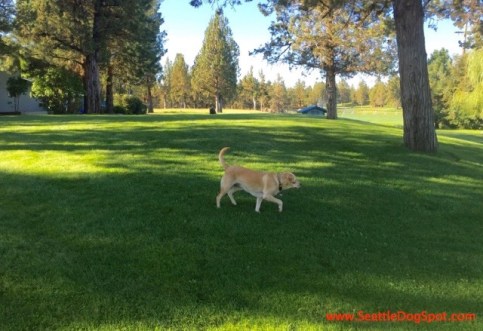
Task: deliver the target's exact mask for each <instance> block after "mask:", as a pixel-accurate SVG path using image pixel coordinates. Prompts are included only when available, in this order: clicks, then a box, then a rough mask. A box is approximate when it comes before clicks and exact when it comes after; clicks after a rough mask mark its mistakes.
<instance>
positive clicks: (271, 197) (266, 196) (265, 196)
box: [263, 194, 283, 212]
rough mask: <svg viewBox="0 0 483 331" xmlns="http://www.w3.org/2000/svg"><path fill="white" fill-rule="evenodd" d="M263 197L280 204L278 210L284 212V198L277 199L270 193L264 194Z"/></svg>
mask: <svg viewBox="0 0 483 331" xmlns="http://www.w3.org/2000/svg"><path fill="white" fill-rule="evenodd" d="M263 199H265V200H267V201H271V202H275V203H276V204H277V205H278V211H279V212H282V208H283V202H282V200H280V199H277V198H275V197H274V196H273V195H270V194H266V195H264V196H263Z"/></svg>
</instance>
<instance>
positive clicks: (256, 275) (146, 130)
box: [0, 111, 483, 330]
mask: <svg viewBox="0 0 483 331" xmlns="http://www.w3.org/2000/svg"><path fill="white" fill-rule="evenodd" d="M401 136H402V132H401V129H400V128H396V127H390V126H381V125H376V124H371V123H366V122H361V121H354V120H348V119H340V120H337V121H330V120H325V119H320V118H313V117H303V116H295V115H293V116H288V115H287V116H275V115H269V114H257V113H236V114H234V113H231V112H230V111H226V112H225V113H224V114H221V115H216V116H209V115H205V112H196V111H190V112H188V113H187V114H183V113H167V112H160V113H158V114H155V115H148V116H30V117H29V116H22V117H2V118H0V307H1V309H0V329H1V330H155V329H158V330H193V329H195V330H413V329H414V330H477V329H483V322H482V318H481V316H482V315H481V314H482V313H483V300H482V298H483V240H482V238H483V226H482V220H483V217H482V216H483V213H482V208H481V201H483V192H482V187H483V170H482V169H483V168H482V163H483V153H482V152H483V139H482V136H481V133H480V132H473V131H440V132H439V141H440V150H439V152H438V153H437V154H436V155H425V154H417V153H411V152H409V151H407V150H406V149H405V148H404V147H403V146H402V138H401ZM224 146H231V148H232V150H231V151H230V153H228V154H227V155H226V160H227V162H228V163H231V164H233V163H237V164H242V165H245V166H248V167H251V168H255V169H260V170H273V171H283V170H292V171H293V172H294V173H295V174H296V175H298V177H299V179H300V181H301V183H302V188H301V189H299V190H289V191H285V192H284V193H283V196H282V199H283V201H284V211H283V213H278V211H277V206H276V205H275V204H272V203H268V202H263V203H262V208H261V213H260V214H257V213H255V211H254V208H255V199H254V198H253V197H251V196H249V195H248V194H245V193H243V192H239V193H237V195H236V197H237V200H238V206H232V205H231V204H230V202H229V199H228V198H227V197H225V198H224V199H223V200H222V208H221V209H217V208H216V207H215V196H216V194H217V192H218V188H219V179H220V176H221V174H222V170H221V167H220V165H219V164H218V160H217V154H218V151H219V150H220V148H222V147H224ZM387 311H391V312H398V311H403V312H406V313H421V312H426V313H428V314H429V313H435V314H440V313H447V316H448V319H449V318H450V315H451V314H453V313H472V314H476V316H477V319H476V321H464V322H449V321H448V322H433V323H426V322H424V321H421V322H420V323H419V324H417V323H415V322H411V321H405V322H360V321H359V322H330V321H327V320H326V314H328V313H355V314H356V315H357V314H358V313H359V312H364V313H379V312H387Z"/></svg>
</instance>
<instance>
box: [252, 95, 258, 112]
mask: <svg viewBox="0 0 483 331" xmlns="http://www.w3.org/2000/svg"><path fill="white" fill-rule="evenodd" d="M252 101H253V110H257V98H255V97H253V98H252Z"/></svg>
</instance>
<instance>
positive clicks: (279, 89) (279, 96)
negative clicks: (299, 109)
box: [270, 75, 288, 113]
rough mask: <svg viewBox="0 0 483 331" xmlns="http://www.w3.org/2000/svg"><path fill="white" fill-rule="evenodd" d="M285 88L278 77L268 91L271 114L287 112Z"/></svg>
mask: <svg viewBox="0 0 483 331" xmlns="http://www.w3.org/2000/svg"><path fill="white" fill-rule="evenodd" d="M287 105H288V100H287V88H286V87H285V83H284V81H283V79H282V77H281V76H280V75H278V76H277V80H276V81H275V82H274V83H273V85H272V87H271V89H270V111H271V112H272V113H283V112H285V111H286V110H287Z"/></svg>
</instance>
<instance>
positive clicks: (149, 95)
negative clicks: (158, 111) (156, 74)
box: [146, 83, 154, 113]
mask: <svg viewBox="0 0 483 331" xmlns="http://www.w3.org/2000/svg"><path fill="white" fill-rule="evenodd" d="M146 89H147V90H146V93H147V102H148V113H154V107H153V94H152V93H151V84H149V83H147V84H146Z"/></svg>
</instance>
